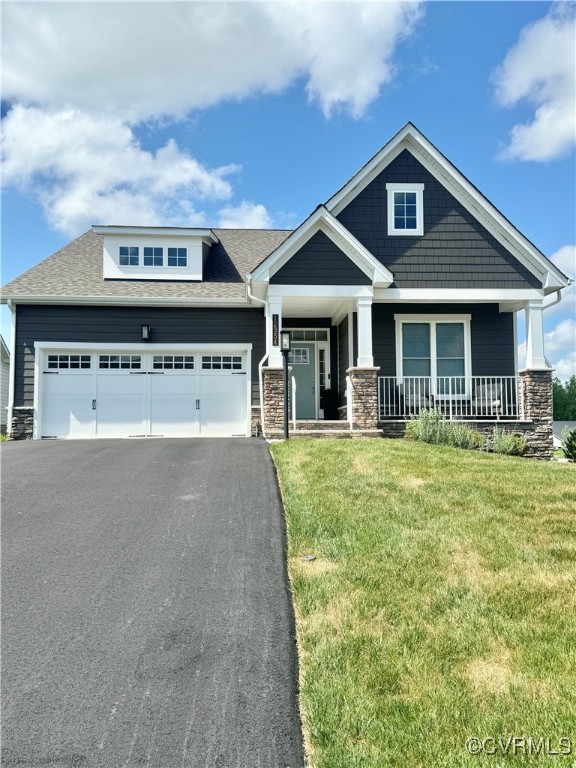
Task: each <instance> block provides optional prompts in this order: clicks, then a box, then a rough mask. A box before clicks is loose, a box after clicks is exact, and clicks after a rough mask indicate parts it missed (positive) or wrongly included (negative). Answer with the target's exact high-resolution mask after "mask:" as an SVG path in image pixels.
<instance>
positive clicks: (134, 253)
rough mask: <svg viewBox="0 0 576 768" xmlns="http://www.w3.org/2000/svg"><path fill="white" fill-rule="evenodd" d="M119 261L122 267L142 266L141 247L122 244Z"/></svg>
mask: <svg viewBox="0 0 576 768" xmlns="http://www.w3.org/2000/svg"><path fill="white" fill-rule="evenodd" d="M118 263H119V264H120V266H121V267H138V266H140V249H139V248H137V247H135V246H131V245H121V246H120V253H119V256H118Z"/></svg>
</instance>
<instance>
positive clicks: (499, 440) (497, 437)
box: [489, 427, 528, 456]
mask: <svg viewBox="0 0 576 768" xmlns="http://www.w3.org/2000/svg"><path fill="white" fill-rule="evenodd" d="M527 446H528V441H527V440H526V438H525V437H523V436H521V435H513V434H512V433H511V432H506V430H505V429H499V428H498V427H494V429H493V431H492V441H491V445H490V446H489V448H491V449H492V450H493V451H494V453H504V454H506V455H507V456H522V454H523V453H524V451H525V450H526V448H527Z"/></svg>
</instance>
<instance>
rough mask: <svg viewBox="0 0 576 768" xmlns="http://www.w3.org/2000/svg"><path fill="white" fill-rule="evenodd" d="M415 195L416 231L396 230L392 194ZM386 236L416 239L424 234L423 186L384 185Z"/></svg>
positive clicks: (391, 183)
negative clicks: (412, 193)
mask: <svg viewBox="0 0 576 768" xmlns="http://www.w3.org/2000/svg"><path fill="white" fill-rule="evenodd" d="M395 192H415V193H416V229H396V227H395V226H394V221H395V217H394V193H395ZM386 193H387V194H386V198H387V212H388V234H389V235H393V236H400V237H416V236H417V235H419V236H422V235H423V234H424V194H423V193H424V184H400V183H396V182H390V183H389V184H386Z"/></svg>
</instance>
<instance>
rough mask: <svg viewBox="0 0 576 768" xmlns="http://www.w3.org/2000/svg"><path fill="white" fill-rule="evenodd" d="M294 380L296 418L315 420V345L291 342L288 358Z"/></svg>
mask: <svg viewBox="0 0 576 768" xmlns="http://www.w3.org/2000/svg"><path fill="white" fill-rule="evenodd" d="M288 363H289V365H290V366H291V368H292V373H291V375H292V376H294V378H295V379H296V418H297V419H315V418H316V345H315V344H306V343H303V342H300V341H297V342H292V351H291V352H290V354H289V356H288Z"/></svg>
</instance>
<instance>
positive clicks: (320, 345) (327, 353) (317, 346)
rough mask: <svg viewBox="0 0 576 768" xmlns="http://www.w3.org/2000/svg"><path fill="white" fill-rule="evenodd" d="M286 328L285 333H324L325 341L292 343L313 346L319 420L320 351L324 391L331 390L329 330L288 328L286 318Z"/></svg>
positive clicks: (315, 390)
mask: <svg viewBox="0 0 576 768" xmlns="http://www.w3.org/2000/svg"><path fill="white" fill-rule="evenodd" d="M286 323H287V324H286V326H285V328H284V329H283V330H286V331H326V341H317V340H314V341H308V340H306V341H300V340H299V341H292V344H293V345H297V344H314V345H315V352H316V363H315V366H316V367H315V371H314V377H315V378H314V392H315V399H316V404H315V407H316V418H319V414H320V355H319V354H318V353H319V351H320V350H321V349H323V350H324V353H325V359H324V363H325V371H324V374H325V376H326V389H331V388H332V387H333V381H332V367H331V361H330V335H331V328H321V327H320V326H318V325H310V326H307V327H306V328H293V327H291V326H290V318H289V317H287V318H286Z"/></svg>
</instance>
